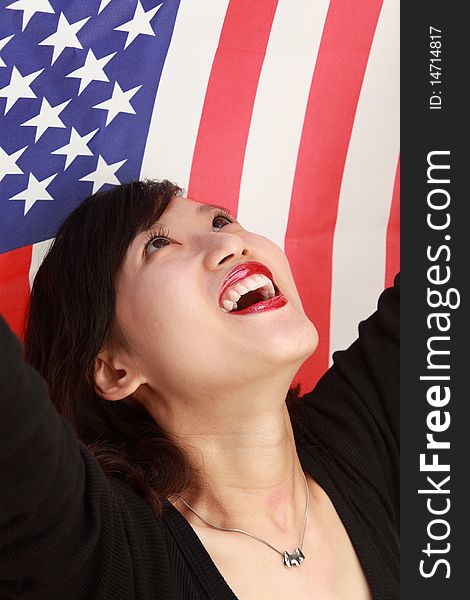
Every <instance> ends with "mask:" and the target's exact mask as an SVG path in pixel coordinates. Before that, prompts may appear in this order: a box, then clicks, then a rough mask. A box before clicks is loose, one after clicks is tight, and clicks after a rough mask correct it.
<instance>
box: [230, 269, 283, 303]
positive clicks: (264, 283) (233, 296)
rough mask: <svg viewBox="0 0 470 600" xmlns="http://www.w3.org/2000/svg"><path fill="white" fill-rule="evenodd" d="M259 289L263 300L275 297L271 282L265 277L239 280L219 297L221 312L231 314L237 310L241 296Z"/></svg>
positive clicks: (255, 276) (257, 275)
mask: <svg viewBox="0 0 470 600" xmlns="http://www.w3.org/2000/svg"><path fill="white" fill-rule="evenodd" d="M257 289H260V292H261V295H262V296H263V298H264V299H265V300H267V299H268V298H273V297H274V296H275V295H276V292H275V291H274V285H273V282H272V281H271V280H270V279H269V277H266V275H261V274H256V275H250V276H249V277H245V278H243V279H240V280H239V281H237V282H236V283H234V284H233V285H231V286H229V287H228V288H227V289H226V290H225V291H224V293H223V294H222V296H221V297H220V304H221V307H220V308H221V310H223V311H225V312H231V311H232V310H235V309H236V308H237V302H238V300H240V298H241V296H243V294H247V293H248V292H252V291H253V290H257Z"/></svg>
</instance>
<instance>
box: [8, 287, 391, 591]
mask: <svg viewBox="0 0 470 600" xmlns="http://www.w3.org/2000/svg"><path fill="white" fill-rule="evenodd" d="M399 289H400V279H399V275H397V277H396V278H395V284H394V287H393V288H389V289H387V290H385V291H384V292H383V293H382V294H381V296H380V298H379V303H378V310H377V311H376V312H375V313H374V314H373V315H372V316H371V317H369V318H368V319H367V320H365V321H363V322H361V324H360V325H359V338H358V340H356V341H355V342H354V343H353V344H352V345H351V346H350V347H349V348H348V349H347V350H343V351H338V352H335V353H334V354H333V366H332V367H331V368H330V369H329V370H328V371H327V372H326V373H325V375H324V376H323V377H322V379H321V380H320V381H319V382H318V384H317V385H316V387H315V388H314V390H313V391H312V392H310V393H308V394H305V395H304V396H303V397H302V399H301V400H299V402H298V406H297V410H296V411H295V412H294V414H293V415H292V426H293V430H294V435H295V442H296V446H297V452H298V455H299V459H300V461H301V464H302V467H303V468H304V470H305V471H307V472H309V473H310V474H311V475H312V477H313V478H314V479H315V480H316V481H317V482H318V483H319V484H320V486H321V487H322V488H323V489H324V490H325V492H326V493H327V494H328V496H329V498H330V499H331V501H332V503H333V505H334V506H335V508H336V511H337V512H338V515H339V516H340V518H341V520H342V522H343V524H344V526H345V528H346V530H347V532H348V534H349V537H350V539H351V541H352V543H353V546H354V548H355V550H356V553H357V555H358V558H359V560H360V562H361V565H362V568H363V570H364V573H365V575H366V577H367V580H368V582H369V586H370V588H371V592H372V595H373V598H374V600H396V599H398V598H399V537H398V532H399V437H398V436H399ZM21 354H22V353H21V344H20V343H19V341H18V339H17V338H16V337H15V336H14V335H13V334H12V333H11V332H10V330H9V329H8V327H7V325H6V324H5V322H4V321H3V319H1V317H0V598H1V599H6V598H24V599H32V598H34V600H43V599H44V600H55V599H60V600H68V599H71V600H72V599H73V600H78V599H83V600H90V599H93V600H104V599H107V600H111V599H112V600H120V599H122V600H132V599H139V600H144V599H145V600H147V599H148V600H169V599H171V600H203V599H204V600H209V599H211V600H236V596H235V594H234V593H233V592H232V590H231V589H230V587H229V586H228V584H227V583H226V581H225V580H224V578H223V577H222V575H221V573H220V572H219V571H218V569H217V567H216V566H215V564H214V562H213V561H212V559H211V557H210V555H209V554H208V552H207V551H206V549H205V548H204V546H203V545H202V542H201V541H200V539H199V538H198V536H197V535H196V533H195V531H194V530H193V529H192V527H191V526H190V524H189V523H188V521H187V520H186V519H185V518H184V517H183V515H182V514H181V513H180V512H179V511H178V510H177V509H176V508H175V507H174V506H173V505H172V504H171V503H170V502H168V501H165V512H164V518H163V519H162V520H157V519H156V518H155V516H154V514H153V512H152V511H151V509H150V508H149V507H148V506H147V505H146V504H145V503H144V501H143V500H142V498H141V497H140V496H139V495H138V494H137V493H136V492H134V491H133V490H132V489H131V488H130V487H129V486H128V485H127V484H125V483H123V482H121V481H119V480H118V479H116V478H108V477H106V476H105V475H104V473H103V472H102V470H101V468H100V467H99V465H98V464H97V462H96V461H95V459H94V458H93V457H92V456H91V454H90V453H89V451H88V450H87V449H86V447H85V446H84V445H83V444H82V443H81V442H79V441H78V440H77V438H76V436H75V434H74V432H73V430H72V428H71V427H70V425H68V424H67V422H66V421H65V420H64V419H63V418H62V417H61V416H60V415H59V414H58V413H57V411H56V410H55V408H54V406H53V405H52V403H51V401H50V399H49V397H48V391H47V385H46V384H45V382H44V380H43V379H42V378H41V377H40V376H39V375H38V373H37V372H36V371H35V370H34V369H32V368H31V367H30V366H29V365H27V364H26V363H24V362H23V361H22V359H21Z"/></svg>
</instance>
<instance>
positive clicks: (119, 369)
mask: <svg viewBox="0 0 470 600" xmlns="http://www.w3.org/2000/svg"><path fill="white" fill-rule="evenodd" d="M142 383H146V381H145V379H144V378H143V377H142V376H140V375H139V373H138V372H137V370H136V368H135V366H134V364H133V362H132V361H131V360H130V358H129V356H128V355H127V353H125V351H124V350H122V354H121V352H119V351H117V352H116V351H115V350H112V349H111V348H105V349H103V350H102V351H101V352H100V353H99V354H98V356H97V358H96V360H95V387H96V392H97V393H98V394H99V395H100V396H102V397H103V398H104V399H105V400H122V399H123V398H125V397H126V396H129V395H130V394H132V393H134V392H135V391H136V389H137V388H138V387H139V386H140V385H141V384H142Z"/></svg>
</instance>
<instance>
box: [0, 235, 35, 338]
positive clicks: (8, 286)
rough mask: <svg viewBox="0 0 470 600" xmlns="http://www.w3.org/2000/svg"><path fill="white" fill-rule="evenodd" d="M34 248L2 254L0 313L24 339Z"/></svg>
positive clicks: (0, 264)
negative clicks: (24, 322) (30, 269)
mask: <svg viewBox="0 0 470 600" xmlns="http://www.w3.org/2000/svg"><path fill="white" fill-rule="evenodd" d="M31 256H32V246H24V247H23V248H18V249H17V250H12V251H11V252H6V253H5V254H0V273H1V274H2V281H1V286H0V313H1V314H2V315H3V317H4V318H5V320H6V322H7V323H8V324H9V326H10V327H11V329H12V330H13V331H14V332H15V333H16V335H17V336H19V337H20V338H21V339H23V335H24V324H23V320H24V317H25V310H26V304H27V302H28V298H29V292H30V289H29V268H30V265H31Z"/></svg>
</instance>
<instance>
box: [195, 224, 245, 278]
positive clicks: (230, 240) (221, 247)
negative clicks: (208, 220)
mask: <svg viewBox="0 0 470 600" xmlns="http://www.w3.org/2000/svg"><path fill="white" fill-rule="evenodd" d="M207 238H208V239H206V240H205V243H206V252H205V254H204V266H205V267H206V269H208V270H212V271H213V270H217V269H218V268H219V267H220V265H222V264H226V263H229V262H234V263H235V262H237V261H239V260H240V259H241V258H246V259H247V260H248V258H249V256H250V255H251V252H250V250H249V248H248V247H247V244H246V241H245V240H244V239H243V238H242V237H241V236H240V235H237V234H236V233H229V232H227V233H225V232H223V230H221V231H219V232H212V233H209V234H208V236H207Z"/></svg>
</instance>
